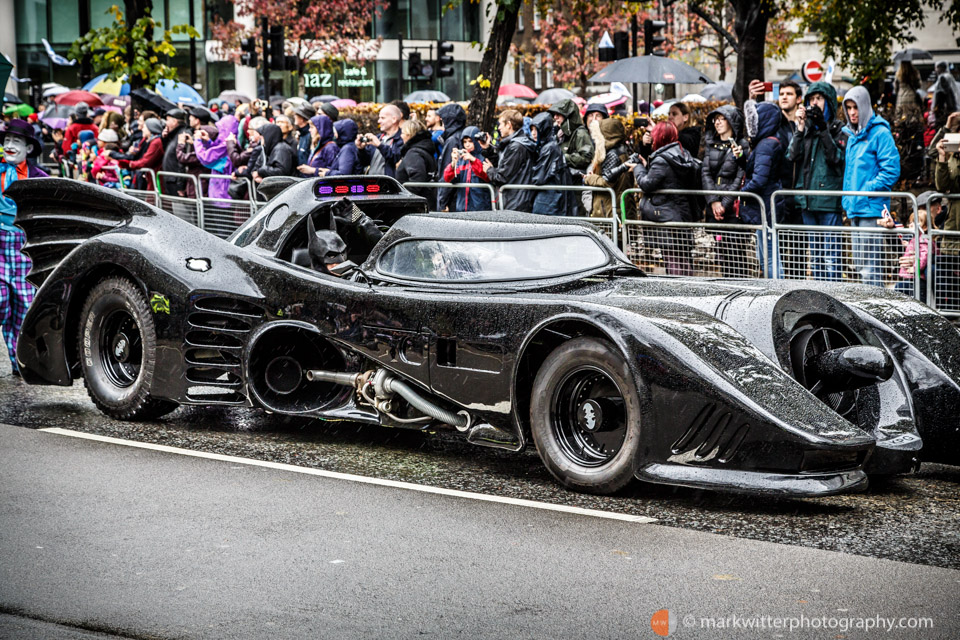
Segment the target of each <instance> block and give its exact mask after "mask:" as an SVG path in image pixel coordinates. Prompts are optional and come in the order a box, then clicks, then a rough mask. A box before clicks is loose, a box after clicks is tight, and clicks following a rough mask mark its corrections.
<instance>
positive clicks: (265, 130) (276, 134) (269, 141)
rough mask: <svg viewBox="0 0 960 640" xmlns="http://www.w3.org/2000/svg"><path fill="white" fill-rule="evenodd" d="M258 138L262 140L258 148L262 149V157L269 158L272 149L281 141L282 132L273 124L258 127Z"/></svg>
mask: <svg viewBox="0 0 960 640" xmlns="http://www.w3.org/2000/svg"><path fill="white" fill-rule="evenodd" d="M260 136H261V137H262V138H263V140H262V142H261V143H260V146H262V147H263V156H264V157H265V158H269V157H270V152H271V151H273V148H274V147H275V146H277V143H278V142H280V141H281V140H283V131H281V130H280V127H278V126H277V125H275V124H265V125H263V126H262V127H260Z"/></svg>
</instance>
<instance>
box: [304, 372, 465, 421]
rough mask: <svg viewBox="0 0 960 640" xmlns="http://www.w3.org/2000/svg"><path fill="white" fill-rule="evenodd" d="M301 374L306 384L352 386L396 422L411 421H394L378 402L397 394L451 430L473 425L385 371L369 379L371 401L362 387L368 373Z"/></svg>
mask: <svg viewBox="0 0 960 640" xmlns="http://www.w3.org/2000/svg"><path fill="white" fill-rule="evenodd" d="M304 375H305V377H306V379H307V380H308V381H309V382H332V383H334V384H340V385H343V386H345V387H354V388H356V389H357V390H358V391H360V392H361V394H362V395H364V397H366V398H367V399H368V401H369V400H372V401H373V403H372V404H373V405H374V406H375V407H376V408H377V410H378V411H382V412H384V413H386V414H387V415H388V416H390V417H391V418H393V419H394V420H397V421H398V422H409V421H410V420H411V419H404V418H397V417H396V416H394V415H392V414H391V413H390V410H389V409H388V408H386V407H384V406H381V404H380V400H381V399H382V400H386V401H388V400H389V399H390V398H391V397H392V396H394V395H398V396H400V397H401V398H403V399H404V400H406V401H407V402H408V403H410V406H412V407H413V408H414V409H416V410H418V411H419V412H420V413H423V414H424V415H426V416H429V417H430V418H433V419H434V420H438V421H440V422H443V423H445V424H448V425H450V426H452V427H455V428H456V429H457V431H461V432H466V431H469V430H470V427H471V424H472V422H473V420H472V418H471V416H470V414H469V413H467V412H466V411H459V412H457V413H454V412H452V411H448V410H446V409H444V408H443V407H441V406H438V405H437V404H435V403H433V402H431V401H430V400H427V399H426V398H424V397H423V396H422V395H420V394H419V393H418V392H417V391H415V390H414V388H413V387H411V386H410V385H409V384H407V383H406V382H404V381H403V380H401V379H399V378H397V377H396V376H394V375H391V374H390V373H389V372H388V371H387V370H386V369H379V370H377V372H376V374H374V376H373V380H372V381H371V382H372V384H373V392H374V396H375V397H374V398H369V397H368V396H367V395H366V394H365V392H364V390H363V388H362V387H364V386H365V383H366V381H367V380H369V379H370V374H369V372H367V373H341V372H339V371H322V370H319V369H310V370H308V371H307V372H306V373H305V374H304ZM387 406H389V403H387ZM414 420H417V421H419V420H423V418H415V419H414Z"/></svg>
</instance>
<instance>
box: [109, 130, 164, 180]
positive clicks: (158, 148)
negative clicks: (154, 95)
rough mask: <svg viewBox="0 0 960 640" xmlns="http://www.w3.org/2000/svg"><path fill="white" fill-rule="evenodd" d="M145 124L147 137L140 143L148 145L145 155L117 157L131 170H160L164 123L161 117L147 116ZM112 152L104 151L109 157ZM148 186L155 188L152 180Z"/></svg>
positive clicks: (118, 160) (119, 162) (123, 165)
mask: <svg viewBox="0 0 960 640" xmlns="http://www.w3.org/2000/svg"><path fill="white" fill-rule="evenodd" d="M143 125H144V129H145V130H146V131H145V133H144V136H145V137H144V138H143V141H142V142H141V143H140V145H141V146H144V145H146V151H144V152H143V155H141V156H140V158H139V159H137V160H124V159H122V158H117V164H119V165H120V166H121V167H122V168H124V169H130V170H131V171H138V170H140V169H152V170H153V171H154V172H156V171H160V170H161V169H162V165H163V139H162V138H161V137H160V134H162V133H163V123H162V122H161V121H160V119H159V118H147V119H146V120H145V121H144V123H143ZM111 153H112V152H110V151H104V154H105V155H106V156H107V157H108V158H109V157H111V156H110V154H111ZM147 188H148V189H149V190H150V191H153V190H154V185H153V184H152V182H150V181H148V186H147Z"/></svg>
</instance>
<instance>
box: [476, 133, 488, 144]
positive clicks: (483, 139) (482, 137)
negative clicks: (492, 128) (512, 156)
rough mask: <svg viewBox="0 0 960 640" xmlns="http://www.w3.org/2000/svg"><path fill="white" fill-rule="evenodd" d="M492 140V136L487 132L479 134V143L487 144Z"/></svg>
mask: <svg viewBox="0 0 960 640" xmlns="http://www.w3.org/2000/svg"><path fill="white" fill-rule="evenodd" d="M489 139H490V136H489V135H488V134H487V132H485V131H481V132H480V133H478V134H477V142H486V141H488V140H489Z"/></svg>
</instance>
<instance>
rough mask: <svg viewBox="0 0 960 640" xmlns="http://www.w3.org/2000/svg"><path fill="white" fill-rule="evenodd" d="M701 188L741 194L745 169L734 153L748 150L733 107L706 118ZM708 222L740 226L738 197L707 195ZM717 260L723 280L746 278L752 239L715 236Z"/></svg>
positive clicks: (741, 234)
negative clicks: (737, 150)
mask: <svg viewBox="0 0 960 640" xmlns="http://www.w3.org/2000/svg"><path fill="white" fill-rule="evenodd" d="M706 129H707V133H706V136H705V138H706V139H705V143H704V150H703V163H702V165H701V167H700V187H701V188H702V189H704V190H709V191H738V190H739V189H740V187H741V185H742V184H743V177H744V173H745V170H744V168H743V166H741V165H740V163H739V162H738V161H737V157H736V155H735V154H734V153H733V147H734V145H736V146H738V147H741V148H747V146H748V144H747V141H746V140H745V139H744V137H743V113H742V112H741V111H740V110H739V109H737V108H736V107H735V106H733V105H723V106H722V107H718V108H716V109H714V110H713V111H711V112H710V114H709V115H708V116H707V127H706ZM706 202H707V222H708V223H713V222H729V223H737V222H739V217H740V207H739V205H738V198H737V197H735V196H717V195H712V196H706ZM716 237H717V259H718V261H719V262H720V273H722V274H723V276H724V277H728V278H732V277H738V276H739V277H743V276H744V275H747V274H745V273H744V268H743V265H744V262H745V260H744V258H745V257H746V255H747V244H748V241H749V238H748V237H746V236H745V234H744V232H730V233H720V232H718V233H717V234H716Z"/></svg>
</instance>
